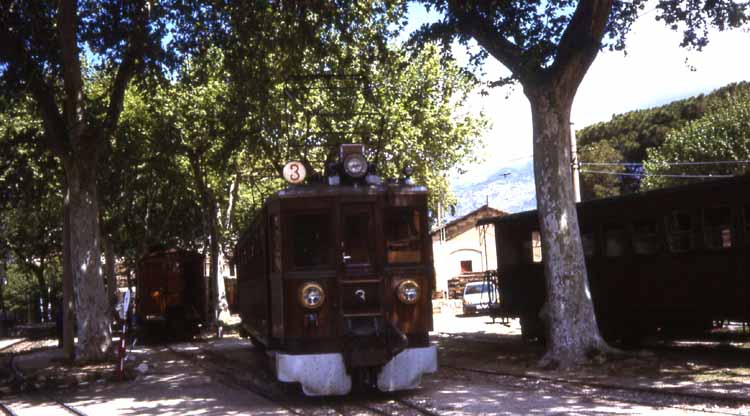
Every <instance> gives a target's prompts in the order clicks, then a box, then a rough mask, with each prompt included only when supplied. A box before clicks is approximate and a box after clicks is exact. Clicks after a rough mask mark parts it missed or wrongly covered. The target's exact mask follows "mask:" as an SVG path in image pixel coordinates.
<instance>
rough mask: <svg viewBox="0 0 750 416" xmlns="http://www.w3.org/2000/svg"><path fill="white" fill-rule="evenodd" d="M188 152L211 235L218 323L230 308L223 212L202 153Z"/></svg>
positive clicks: (211, 281)
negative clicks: (222, 271)
mask: <svg viewBox="0 0 750 416" xmlns="http://www.w3.org/2000/svg"><path fill="white" fill-rule="evenodd" d="M186 153H187V155H188V158H189V160H190V166H191V168H192V171H193V179H194V180H195V184H196V187H197V188H198V192H199V193H200V197H201V209H202V211H203V221H204V226H205V228H206V231H207V232H208V237H209V241H208V245H209V247H208V252H209V261H210V263H209V271H208V281H209V285H210V286H211V290H210V291H209V292H210V295H211V296H210V298H209V307H210V308H211V310H212V312H213V313H212V314H211V320H212V322H213V323H215V324H218V323H219V318H220V317H221V314H222V312H225V311H227V310H228V309H229V308H228V305H227V302H226V292H225V289H224V280H223V279H222V278H221V276H219V257H220V251H221V243H220V241H219V238H220V232H219V221H220V218H219V216H220V215H221V212H220V210H219V207H218V204H217V203H216V198H215V197H214V194H213V191H212V190H211V188H209V186H208V184H207V183H206V177H205V173H204V170H203V168H202V166H201V161H200V155H199V154H198V153H197V152H195V151H193V150H191V149H186Z"/></svg>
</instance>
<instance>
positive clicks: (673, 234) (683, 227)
mask: <svg viewBox="0 0 750 416" xmlns="http://www.w3.org/2000/svg"><path fill="white" fill-rule="evenodd" d="M667 243H668V244H669V250H670V251H671V252H673V253H684V252H686V251H690V250H692V249H693V248H694V247H695V238H694V237H693V218H692V217H691V216H690V214H688V213H687V212H682V211H674V212H672V214H671V215H670V216H669V217H667Z"/></svg>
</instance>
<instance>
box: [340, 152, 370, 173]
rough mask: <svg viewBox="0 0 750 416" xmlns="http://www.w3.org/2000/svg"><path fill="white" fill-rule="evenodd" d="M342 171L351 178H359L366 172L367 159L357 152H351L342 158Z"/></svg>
mask: <svg viewBox="0 0 750 416" xmlns="http://www.w3.org/2000/svg"><path fill="white" fill-rule="evenodd" d="M344 172H346V174H347V175H349V176H351V177H352V178H361V177H363V176H365V174H366V173H367V160H366V159H365V157H364V156H363V155H361V154H359V153H351V154H349V155H347V156H346V157H345V158H344Z"/></svg>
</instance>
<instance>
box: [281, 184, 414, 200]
mask: <svg viewBox="0 0 750 416" xmlns="http://www.w3.org/2000/svg"><path fill="white" fill-rule="evenodd" d="M387 193H393V194H398V195H426V194H427V193H428V190H427V187H425V186H423V185H408V184H402V183H395V184H381V185H335V186H332V185H326V184H321V183H313V184H304V185H290V186H288V187H287V188H285V189H282V190H280V191H277V192H276V193H274V194H273V195H271V196H270V197H269V200H272V199H294V198H320V197H339V196H362V195H383V194H387Z"/></svg>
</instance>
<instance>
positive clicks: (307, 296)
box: [299, 282, 326, 309]
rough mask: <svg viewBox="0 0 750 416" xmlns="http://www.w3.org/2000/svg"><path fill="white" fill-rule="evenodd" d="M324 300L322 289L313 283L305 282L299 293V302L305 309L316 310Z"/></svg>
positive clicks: (324, 295)
mask: <svg viewBox="0 0 750 416" xmlns="http://www.w3.org/2000/svg"><path fill="white" fill-rule="evenodd" d="M325 300H326V294H325V292H324V291H323V287H322V286H321V285H319V284H318V283H315V282H307V283H305V284H304V285H302V288H300V291H299V302H300V304H301V305H302V306H303V307H305V308H307V309H318V308H319V307H321V306H322V305H323V302H324V301H325Z"/></svg>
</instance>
